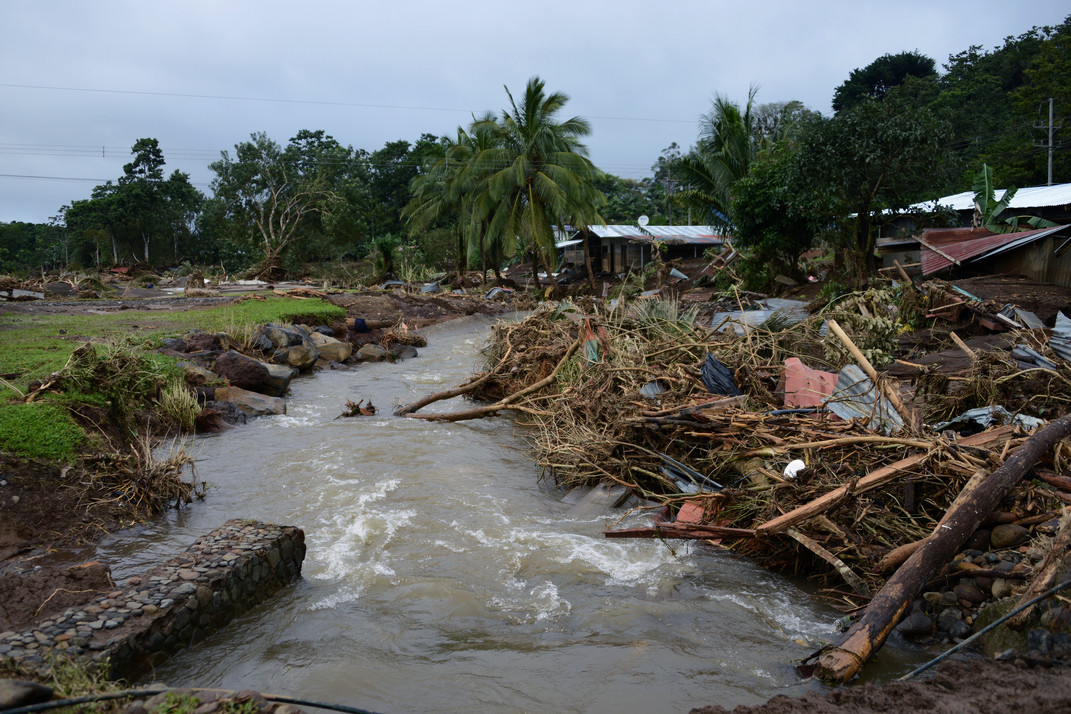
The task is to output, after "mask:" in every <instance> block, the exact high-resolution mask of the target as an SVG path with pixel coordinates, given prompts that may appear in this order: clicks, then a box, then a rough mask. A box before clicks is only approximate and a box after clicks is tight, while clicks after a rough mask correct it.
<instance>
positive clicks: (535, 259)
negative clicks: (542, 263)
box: [532, 246, 539, 293]
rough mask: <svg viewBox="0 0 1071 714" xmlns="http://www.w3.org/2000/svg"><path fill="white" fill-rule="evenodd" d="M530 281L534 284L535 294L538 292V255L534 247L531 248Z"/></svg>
mask: <svg viewBox="0 0 1071 714" xmlns="http://www.w3.org/2000/svg"><path fill="white" fill-rule="evenodd" d="M532 280H533V281H534V282H535V289H536V292H537V293H538V292H539V255H538V254H537V253H536V248H535V246H532Z"/></svg>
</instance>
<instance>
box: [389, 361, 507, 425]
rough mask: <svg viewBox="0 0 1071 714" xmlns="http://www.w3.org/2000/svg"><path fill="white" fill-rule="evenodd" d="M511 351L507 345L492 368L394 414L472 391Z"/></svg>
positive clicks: (496, 370) (500, 365)
mask: <svg viewBox="0 0 1071 714" xmlns="http://www.w3.org/2000/svg"><path fill="white" fill-rule="evenodd" d="M512 351H513V345H509V347H507V348H506V353H505V354H504V355H502V359H500V360H499V361H498V364H496V365H495V367H494V369H492V370H490V371H488V372H485V373H484V374H478V375H475V376H473V377H472V378H471V379H470V380H469V381H467V382H465V383H464V384H459V385H458V386H456V387H454V388H453V389H447V390H444V391H442V392H436V393H435V394H429V395H428V396H426V397H423V398H422V399H418V400H416V401H415V402H410V403H409V404H403V405H401V406H399V407H398V408H397V409H395V410H394V415H395V416H406V415H407V414H412V413H413V412H415V411H417V410H419V409H423V408H424V407H426V406H428V405H429V404H433V403H435V402H440V401H442V400H444V399H453V398H454V397H460V396H461V395H462V394H468V393H469V392H473V391H475V390H477V389H479V388H480V387H481V386H482V385H483V384H485V383H486V382H487V380H489V379H491V377H493V376H494V375H495V373H497V372H498V370H500V369H501V368H502V365H504V364H505V363H506V360H507V359H509V355H510V353H511V352H512Z"/></svg>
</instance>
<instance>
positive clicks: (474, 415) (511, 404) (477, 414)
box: [405, 335, 584, 421]
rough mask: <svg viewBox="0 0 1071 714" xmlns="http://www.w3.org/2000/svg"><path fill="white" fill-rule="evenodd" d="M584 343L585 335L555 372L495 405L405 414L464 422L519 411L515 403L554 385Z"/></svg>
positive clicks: (566, 355) (574, 343)
mask: <svg viewBox="0 0 1071 714" xmlns="http://www.w3.org/2000/svg"><path fill="white" fill-rule="evenodd" d="M583 341H584V338H583V335H581V336H580V337H578V338H577V339H575V340H574V341H573V344H571V345H570V346H569V349H568V350H566V352H565V355H564V356H563V357H562V358H561V360H560V361H559V362H558V364H557V366H556V367H554V371H553V372H551V373H550V374H548V375H547V376H546V377H544V378H543V379H541V380H539V381H538V382H536V383H535V384H531V385H529V386H527V387H525V388H524V389H521V390H520V391H517V392H514V393H513V394H510V395H509V396H507V397H503V398H502V399H500V400H498V401H497V402H495V403H494V404H488V405H487V406H483V407H476V408H475V409H468V410H466V411H461V412H451V413H449V414H415V413H413V412H408V413H405V417H406V418H408V419H425V420H427V421H464V420H466V419H482V418H483V417H486V416H491V415H492V414H496V413H498V412H500V411H502V410H503V409H519V408H520V407H518V406H517V405H516V403H515V402H517V401H518V400H520V399H521V398H522V397H526V396H528V395H529V394H532V393H533V392H538V391H539V390H540V389H542V388H543V387H546V386H547V385H549V384H552V383H553V382H554V380H556V379H557V378H558V372H560V371H561V369H562V367H564V366H565V364H566V363H567V362H568V361H569V358H570V357H572V356H573V353H575V352H576V350H577V348H578V347H580V345H581V344H582V343H583Z"/></svg>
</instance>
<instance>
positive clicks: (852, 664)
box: [815, 414, 1071, 683]
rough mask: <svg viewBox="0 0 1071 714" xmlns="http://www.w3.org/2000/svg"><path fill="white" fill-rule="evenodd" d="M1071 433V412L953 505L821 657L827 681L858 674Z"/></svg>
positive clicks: (818, 668) (818, 667)
mask: <svg viewBox="0 0 1071 714" xmlns="http://www.w3.org/2000/svg"><path fill="white" fill-rule="evenodd" d="M1068 435H1071V414H1069V415H1066V416H1063V417H1061V418H1059V419H1057V420H1056V421H1054V422H1052V423H1051V424H1049V425H1048V426H1046V427H1043V428H1041V429H1039V430H1038V431H1037V432H1035V433H1034V435H1033V436H1031V437H1030V438H1029V439H1027V440H1026V442H1025V443H1024V444H1023V445H1022V446H1020V447H1019V448H1018V449H1016V450H1015V452H1014V453H1013V454H1012V455H1011V456H1010V457H1009V458H1008V460H1007V461H1005V462H1004V464H1003V465H1001V466H1000V467H999V468H998V469H996V470H995V471H993V473H991V474H989V475H988V476H987V477H986V478H985V480H984V481H983V482H982V483H980V484H978V485H977V487H976V488H974V490H973V491H971V493H970V494H968V495H967V496H966V497H965V498H964V499H963V500H962V501H961V502H960V503H958V504H957V505H956V507H955V508H953V509H950V510H949V511H948V512H947V513H946V514H945V518H944V523H943V524H942V526H941V527H940V528H938V529H937V530H936V531H935V532H934V534H933V535H931V536H930V537H929V538H927V539H926V541H925V542H924V543H923V544H922V546H921V547H920V548H919V549H918V550H916V551H915V553H914V554H913V555H912V556H911V557H910V558H908V560H907V562H906V563H904V564H903V565H902V566H900V568H899V569H898V570H897V571H896V573H895V574H894V575H893V576H892V577H891V578H889V580H888V581H886V583H885V586H884V587H883V588H882V589H881V590H880V591H879V592H878V594H877V595H875V596H874V599H873V600H871V601H870V604H869V605H868V606H867V608H866V610H864V611H863V614H862V615H861V616H860V618H859V619H858V620H856V622H855V623H854V624H853V625H852V626H851V628H850V629H849V630H848V632H847V634H846V635H845V636H844V638H843V640H842V641H841V642H840V644H839V645H837V646H835V647H831V648H828V649H826V650H825V651H824V652H823V653H822V654H821V655H820V656H819V657H818V661H817V662H816V665H815V674H816V675H817V676H818V677H819V678H820V679H823V680H825V681H830V682H840V683H843V682H847V681H848V680H850V679H851V678H852V677H854V676H855V675H856V673H858V672H859V670H860V669H862V668H863V665H864V664H866V662H867V660H869V659H870V658H871V657H872V656H873V655H874V653H875V652H877V651H878V650H879V649H881V646H882V645H883V644H885V640H886V638H888V636H889V633H890V632H892V630H893V628H894V627H895V626H896V623H897V622H899V621H900V619H901V618H902V617H903V616H904V614H905V613H906V612H907V610H908V607H909V605H910V603H911V601H912V599H914V598H915V597H916V596H917V595H918V594H919V593H920V592H921V590H922V588H923V587H924V586H925V585H926V583H927V582H928V581H929V580H930V578H931V577H932V576H933V574H934V573H936V572H937V570H938V569H939V568H941V567H942V566H943V565H944V564H945V563H947V562H948V561H949V560H951V559H952V556H954V555H955V554H956V553H957V552H958V551H959V549H960V548H961V547H962V546H963V544H964V543H966V542H967V539H968V538H970V536H971V534H972V533H974V531H975V530H977V528H978V526H980V525H981V523H982V521H983V520H984V519H985V518H986V516H988V515H989V514H990V513H992V512H993V510H994V509H995V508H996V507H997V506H998V505H1000V502H1001V500H1003V499H1004V497H1005V496H1007V495H1008V493H1009V492H1010V491H1011V489H1012V487H1014V486H1015V485H1016V484H1017V483H1019V481H1020V480H1021V479H1022V478H1023V476H1024V475H1025V474H1026V473H1027V472H1028V471H1029V470H1030V469H1031V468H1033V467H1034V465H1035V464H1036V463H1037V462H1038V461H1039V460H1040V459H1041V458H1042V457H1043V456H1044V455H1045V454H1047V453H1049V452H1050V451H1052V448H1053V447H1054V446H1055V445H1056V444H1057V443H1059V442H1060V441H1061V440H1063V439H1065V438H1067V436H1068Z"/></svg>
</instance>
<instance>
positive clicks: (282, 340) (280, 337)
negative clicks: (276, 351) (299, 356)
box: [260, 323, 306, 347]
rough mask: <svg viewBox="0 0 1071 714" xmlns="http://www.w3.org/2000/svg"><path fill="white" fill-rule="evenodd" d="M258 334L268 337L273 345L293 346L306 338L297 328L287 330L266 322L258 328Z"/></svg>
mask: <svg viewBox="0 0 1071 714" xmlns="http://www.w3.org/2000/svg"><path fill="white" fill-rule="evenodd" d="M260 334H261V335H263V336H264V337H266V338H267V339H268V341H269V342H271V343H272V345H273V346H275V347H293V346H294V345H300V344H301V343H302V342H303V341H304V340H305V339H306V338H305V335H303V334H301V333H300V332H298V331H297V330H288V329H286V328H285V327H279V326H278V325H273V324H271V323H268V324H267V325H264V326H263V327H261V328H260Z"/></svg>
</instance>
